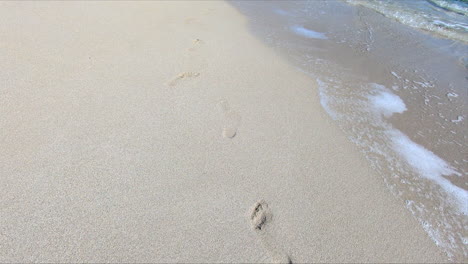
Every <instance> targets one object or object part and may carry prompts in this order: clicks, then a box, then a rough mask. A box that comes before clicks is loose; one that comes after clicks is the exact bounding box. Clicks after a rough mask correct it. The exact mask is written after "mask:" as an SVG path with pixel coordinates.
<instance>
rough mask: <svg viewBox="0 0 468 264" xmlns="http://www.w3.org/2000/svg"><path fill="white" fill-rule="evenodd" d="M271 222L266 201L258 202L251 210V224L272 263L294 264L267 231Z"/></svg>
mask: <svg viewBox="0 0 468 264" xmlns="http://www.w3.org/2000/svg"><path fill="white" fill-rule="evenodd" d="M271 220H272V213H271V211H270V209H269V208H268V204H267V203H266V202H265V201H264V200H260V201H258V202H256V203H255V204H254V206H252V208H251V209H250V224H251V225H252V228H253V229H254V230H255V231H256V233H257V234H258V235H259V238H260V240H261V242H262V244H263V246H264V247H265V249H266V250H267V251H268V253H270V255H271V257H272V261H273V262H275V263H288V264H292V261H291V258H290V257H289V256H288V255H287V254H286V253H284V252H283V250H282V249H281V247H280V246H279V245H277V244H276V243H275V240H274V239H273V238H272V237H271V235H270V234H269V233H268V232H267V230H266V226H267V224H269V223H270V222H271Z"/></svg>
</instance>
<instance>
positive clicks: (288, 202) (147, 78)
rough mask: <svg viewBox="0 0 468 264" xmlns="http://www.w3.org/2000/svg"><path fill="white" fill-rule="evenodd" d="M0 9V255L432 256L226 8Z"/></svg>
mask: <svg viewBox="0 0 468 264" xmlns="http://www.w3.org/2000/svg"><path fill="white" fill-rule="evenodd" d="M0 5H1V6H2V7H3V8H1V9H0V10H1V11H0V12H1V17H2V19H1V20H2V22H3V23H0V25H1V26H0V27H2V32H4V35H5V37H6V39H8V41H7V43H6V44H4V49H5V52H4V53H3V54H2V55H1V57H0V58H1V60H0V67H1V68H2V69H4V72H3V73H2V75H1V78H3V79H5V80H7V85H6V87H4V88H3V89H4V90H3V91H2V92H3V94H4V95H5V97H4V99H3V101H2V104H1V107H0V112H1V113H2V116H4V119H3V120H2V121H3V124H4V129H3V131H2V132H0V133H1V134H0V138H3V139H4V147H3V148H2V150H1V151H0V161H1V165H0V174H2V175H5V178H4V181H5V184H3V185H2V187H1V188H2V189H1V191H2V193H3V195H2V198H1V203H2V204H4V205H6V206H3V207H2V208H1V209H0V210H1V211H0V212H1V213H0V215H1V216H2V217H0V226H1V229H0V232H1V233H0V234H1V235H0V245H2V246H1V247H0V261H1V262H25V261H34V262H271V261H282V260H283V261H284V260H285V259H289V260H290V261H292V262H293V263H294V262H447V259H446V256H444V255H443V254H442V253H441V250H440V249H439V248H437V247H436V245H434V243H433V242H432V241H431V240H430V239H429V238H428V237H427V235H426V234H425V233H424V231H423V229H422V228H421V226H420V225H419V224H418V223H417V221H416V220H415V219H414V218H413V217H412V216H411V214H410V213H409V212H408V211H406V210H405V209H404V205H403V204H402V203H401V202H400V201H399V200H397V199H395V198H394V197H393V196H392V194H391V193H390V191H388V190H387V188H386V186H385V184H384V182H383V181H382V180H381V178H380V177H378V175H376V174H375V173H374V172H373V170H372V169H371V168H370V167H369V165H368V164H367V162H366V160H365V159H364V158H363V157H362V156H361V155H360V153H359V151H358V149H357V148H356V147H355V146H354V145H352V143H350V142H349V141H348V140H347V139H346V137H345V135H344V134H343V133H342V132H341V131H340V129H339V128H338V127H337V125H336V124H335V123H334V122H333V121H332V120H331V119H330V118H329V116H328V115H327V114H326V113H325V111H324V110H323V109H322V107H321V105H320V101H319V97H318V92H317V91H316V90H317V85H316V84H315V81H314V80H313V79H311V78H310V77H308V76H307V75H306V74H303V73H300V72H299V71H297V70H296V69H295V68H294V67H293V66H291V65H290V64H289V63H288V62H286V61H285V60H283V59H281V58H280V56H278V55H276V54H275V53H274V52H273V51H272V50H271V49H269V48H268V47H266V46H265V45H264V44H262V43H261V42H260V41H259V40H257V39H256V38H255V37H254V36H253V35H251V33H250V32H249V30H248V28H247V23H248V22H247V19H246V18H245V17H244V16H242V15H241V14H240V13H239V12H238V11H236V10H235V9H234V8H233V7H231V6H230V5H229V4H228V3H226V2H171V3H169V2H138V3H123V2H118V3H116V2H114V3H107V2H106V3H101V2H86V3H82V2H72V3H65V2H53V3H36V4H32V3H24V2H22V3H19V2H12V3H1V4H0ZM116 14H118V15H116ZM24 18H27V19H24ZM35 24H38V25H40V27H39V28H35V27H34V26H33V25H35ZM256 202H258V203H256ZM252 206H253V207H252ZM252 208H253V209H252ZM251 209H252V210H253V211H251ZM253 212H256V213H253ZM251 222H252V223H251ZM258 227H261V228H258ZM285 256H287V257H285Z"/></svg>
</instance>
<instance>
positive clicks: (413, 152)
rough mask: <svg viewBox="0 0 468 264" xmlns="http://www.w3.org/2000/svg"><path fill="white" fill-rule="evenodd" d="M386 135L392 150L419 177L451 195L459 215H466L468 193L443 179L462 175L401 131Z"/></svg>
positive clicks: (395, 130) (467, 213) (389, 132)
mask: <svg viewBox="0 0 468 264" xmlns="http://www.w3.org/2000/svg"><path fill="white" fill-rule="evenodd" d="M387 133H388V135H389V137H390V138H391V140H392V144H393V149H394V150H395V151H396V152H397V153H399V154H400V155H401V157H403V158H404V159H405V161H406V162H407V163H408V164H409V165H410V166H411V167H413V168H414V169H415V171H417V172H418V174H419V175H421V176H422V177H424V178H426V179H429V180H431V181H433V182H435V183H437V184H438V185H439V186H440V187H441V188H442V189H444V191H445V192H447V194H449V195H451V196H452V197H453V198H454V199H453V201H454V202H455V203H456V204H457V206H458V208H459V209H460V211H461V213H463V214H464V215H468V191H466V190H464V189H463V188H460V187H458V186H456V185H455V184H453V183H452V182H450V181H449V180H448V179H446V178H444V175H445V176H449V175H457V176H462V175H461V174H460V173H459V172H457V171H456V170H455V169H453V168H452V167H451V166H450V165H449V164H447V162H445V161H444V160H443V159H441V158H440V157H438V156H437V155H435V154H434V153H433V152H431V151H430V150H428V149H426V148H424V147H423V146H421V145H419V144H417V143H415V142H413V141H412V140H411V139H409V138H408V137H407V136H406V135H405V134H403V133H402V132H401V131H399V130H397V129H392V130H390V131H388V132H387Z"/></svg>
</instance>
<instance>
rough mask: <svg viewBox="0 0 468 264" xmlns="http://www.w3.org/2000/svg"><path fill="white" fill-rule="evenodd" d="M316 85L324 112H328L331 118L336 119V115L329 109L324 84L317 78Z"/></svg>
mask: <svg viewBox="0 0 468 264" xmlns="http://www.w3.org/2000/svg"><path fill="white" fill-rule="evenodd" d="M317 85H318V88H319V98H320V104H321V105H322V107H323V109H325V112H327V113H328V115H330V117H331V118H332V119H333V120H338V116H337V114H336V113H335V112H334V111H333V110H331V107H330V105H329V101H330V99H329V97H328V96H327V93H326V90H325V89H326V88H325V87H326V85H325V83H324V82H322V81H321V80H320V79H318V78H317Z"/></svg>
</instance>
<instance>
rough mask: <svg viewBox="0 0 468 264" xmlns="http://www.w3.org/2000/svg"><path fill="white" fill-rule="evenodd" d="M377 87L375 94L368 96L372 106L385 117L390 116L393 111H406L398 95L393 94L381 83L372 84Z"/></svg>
mask: <svg viewBox="0 0 468 264" xmlns="http://www.w3.org/2000/svg"><path fill="white" fill-rule="evenodd" d="M374 87H375V88H376V89H377V94H376V95H371V96H369V101H370V102H371V104H372V107H373V108H374V109H375V110H377V111H378V112H380V113H382V114H383V115H384V116H385V117H390V116H392V115H393V114H394V113H400V114H401V113H403V112H404V111H406V110H407V109H406V105H405V103H404V102H403V100H401V98H400V97H399V96H398V95H395V94H393V93H392V92H391V91H390V90H389V89H387V88H385V86H383V85H378V84H374Z"/></svg>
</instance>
